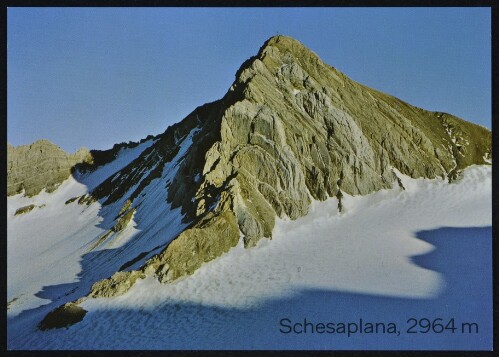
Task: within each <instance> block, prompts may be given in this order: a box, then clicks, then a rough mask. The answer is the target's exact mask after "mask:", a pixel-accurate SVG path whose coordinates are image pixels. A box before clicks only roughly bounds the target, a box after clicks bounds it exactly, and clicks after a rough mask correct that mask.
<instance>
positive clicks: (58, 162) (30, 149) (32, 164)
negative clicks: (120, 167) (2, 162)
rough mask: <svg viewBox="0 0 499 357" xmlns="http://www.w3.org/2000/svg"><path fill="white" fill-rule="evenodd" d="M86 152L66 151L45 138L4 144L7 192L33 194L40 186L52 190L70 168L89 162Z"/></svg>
mask: <svg viewBox="0 0 499 357" xmlns="http://www.w3.org/2000/svg"><path fill="white" fill-rule="evenodd" d="M91 162H92V156H91V154H90V151H88V150H87V149H85V148H81V149H80V150H78V151H77V152H75V153H74V154H68V153H66V152H65V151H64V150H62V149H61V148H60V147H58V146H57V145H55V144H53V143H51V142H50V141H48V140H38V141H36V142H34V143H33V144H31V145H21V146H17V147H14V146H12V145H10V144H8V145H7V195H8V196H11V195H15V194H18V193H21V192H23V190H24V194H25V195H26V196H34V195H37V194H38V193H40V192H41V191H42V190H43V189H45V190H46V191H47V192H53V191H54V190H55V189H57V187H59V185H60V184H61V183H62V182H63V181H64V180H66V179H67V178H68V177H69V175H71V173H72V170H73V167H74V166H75V165H77V164H81V163H91Z"/></svg>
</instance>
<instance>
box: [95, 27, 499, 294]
mask: <svg viewBox="0 0 499 357" xmlns="http://www.w3.org/2000/svg"><path fill="white" fill-rule="evenodd" d="M194 130H195V134H194V136H193V140H192V145H190V147H189V148H188V150H187V151H186V153H185V155H183V157H182V160H181V161H180V162H179V168H178V170H177V171H176V173H175V175H174V177H173V178H170V179H168V181H166V182H165V186H166V187H167V196H166V197H165V200H167V201H168V202H170V203H171V206H172V207H173V208H176V207H180V208H181V211H182V213H183V214H184V221H185V222H186V223H188V227H187V229H185V230H184V231H183V232H182V233H180V235H178V237H177V238H176V239H174V240H173V241H172V242H171V243H169V244H168V245H166V247H165V248H164V249H163V251H161V252H160V253H159V254H157V255H155V256H153V257H151V258H150V259H148V260H147V261H145V262H144V264H143V265H142V267H141V268H140V269H138V270H136V271H126V272H125V271H124V272H119V273H117V274H115V275H113V276H112V277H110V278H108V279H104V280H101V281H99V282H96V283H95V284H94V286H93V287H92V289H91V292H90V293H89V297H100V296H114V295H117V294H118V295H119V294H123V293H125V292H126V291H127V290H128V289H129V288H130V287H131V286H132V285H133V283H134V282H135V281H136V280H137V279H139V278H143V277H145V276H147V275H154V276H156V277H157V279H158V280H159V281H160V282H171V281H173V280H175V279H178V278H180V277H183V276H186V275H189V274H192V273H193V272H194V271H195V270H196V269H197V268H199V267H200V266H201V265H202V264H203V263H204V262H208V261H210V260H212V259H215V258H217V257H218V256H220V255H221V254H223V253H224V252H227V251H228V250H229V249H230V248H231V247H234V246H235V245H236V244H237V243H238V241H239V240H240V239H242V240H243V242H244V246H245V247H252V246H254V245H255V244H257V242H258V241H259V240H260V239H262V238H271V237H272V230H273V228H274V224H275V219H276V217H289V218H290V219H296V218H298V217H301V216H304V215H306V214H307V212H308V207H309V205H310V203H311V201H312V200H320V201H323V200H325V199H327V198H328V197H336V198H338V200H339V206H338V209H339V210H341V209H342V205H341V198H342V197H343V195H344V194H349V195H365V194H368V193H371V192H373V191H377V190H380V189H384V188H391V187H393V186H394V185H399V186H401V188H403V187H402V184H401V180H400V178H399V177H398V176H397V174H398V173H399V172H400V173H402V174H404V175H408V176H410V177H413V178H418V177H425V178H437V177H441V178H445V179H447V180H448V181H449V182H452V181H453V180H455V179H456V178H457V177H458V175H459V172H460V171H461V170H462V169H464V168H465V167H467V166H469V165H473V164H487V163H489V162H490V160H491V158H492V150H491V149H492V143H491V132H490V131H489V130H487V129H486V128H483V127H481V126H478V125H475V124H472V123H469V122H466V121H464V120H462V119H459V118H457V117H455V116H453V115H450V114H447V113H440V112H430V111H426V110H423V109H420V108H417V107H414V106H411V105H409V104H407V103H405V102H403V101H402V100H399V99H397V98H395V97H392V96H390V95H387V94H384V93H382V92H379V91H377V90H374V89H371V88H368V87H366V86H364V85H362V84H359V83H357V82H355V81H353V80H351V79H350V78H348V77H347V76H346V75H344V74H343V73H341V72H340V71H338V70H337V69H335V68H333V67H331V66H329V65H327V64H326V63H324V62H323V61H322V60H321V59H320V58H319V57H318V56H317V55H316V54H315V53H313V52H312V51H310V50H309V49H307V48H306V47H305V46H303V45H302V44H301V43H300V42H298V41H296V40H294V39H292V38H289V37H285V36H275V37H272V38H270V39H269V40H268V41H266V42H265V44H264V45H263V46H262V47H261V48H260V50H259V52H258V54H257V55H256V56H254V57H252V58H250V59H248V60H247V61H246V62H245V63H243V65H242V66H241V68H240V69H239V70H238V71H237V73H236V79H235V81H234V83H233V84H232V86H231V87H230V89H229V91H228V92H227V94H226V95H225V96H224V97H223V98H222V99H220V100H218V101H215V102H212V103H208V104H205V105H203V106H200V107H198V108H196V109H195V110H194V111H193V112H192V113H191V114H189V115H188V116H187V117H186V118H185V119H184V120H183V121H181V122H180V123H178V124H175V125H173V126H172V127H169V128H168V129H167V130H166V131H165V132H164V133H163V134H161V135H158V136H157V137H156V139H157V140H156V141H155V143H154V144H153V145H152V146H150V147H149V148H148V149H146V150H145V151H144V152H143V153H142V154H141V155H140V157H139V158H137V159H136V160H134V161H133V162H132V163H130V165H128V166H127V167H125V168H123V169H122V170H121V171H120V173H119V175H118V176H119V179H115V178H114V176H112V177H110V178H108V179H107V180H105V181H104V182H103V183H102V184H101V185H99V186H98V187H96V188H95V190H94V191H93V192H92V193H91V194H90V196H91V197H93V200H99V202H102V203H103V204H104V205H108V204H111V203H113V202H116V201H118V200H126V201H125V202H126V203H125V205H124V206H123V207H122V208H121V209H120V211H121V212H116V213H117V217H122V220H123V219H124V220H125V221H126V219H128V218H126V217H128V216H127V215H126V214H125V215H124V216H122V214H123V213H124V212H133V211H132V210H134V209H135V210H137V212H139V211H140V209H141V208H140V205H139V204H138V200H137V197H139V195H140V194H141V193H142V191H143V189H144V188H145V187H146V186H147V185H148V184H149V182H151V181H152V180H153V179H155V178H161V172H162V168H163V167H164V165H165V164H166V163H168V162H170V161H171V160H172V159H173V158H174V157H175V155H176V154H177V153H178V152H179V149H180V143H181V142H182V138H185V137H186V136H187V135H188V134H189V133H192V132H194ZM87 198H88V197H87ZM89 202H90V203H91V202H92V199H89ZM131 214H132V213H130V215H131ZM117 219H118V218H117ZM126 222H128V221H126ZM125 224H126V223H125ZM118 226H119V227H121V226H120V225H119V222H118ZM118 226H117V227H118ZM125 266H128V265H127V264H125Z"/></svg>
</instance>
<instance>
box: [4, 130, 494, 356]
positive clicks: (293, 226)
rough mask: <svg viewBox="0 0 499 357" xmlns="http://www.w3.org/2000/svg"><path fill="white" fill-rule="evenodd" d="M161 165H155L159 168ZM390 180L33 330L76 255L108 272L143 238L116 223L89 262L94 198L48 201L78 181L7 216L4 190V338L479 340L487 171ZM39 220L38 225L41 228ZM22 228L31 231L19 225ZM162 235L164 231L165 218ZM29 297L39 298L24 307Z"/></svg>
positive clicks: (265, 343) (47, 341)
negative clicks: (332, 327)
mask: <svg viewBox="0 0 499 357" xmlns="http://www.w3.org/2000/svg"><path fill="white" fill-rule="evenodd" d="M187 141H188V139H187V140H186V142H187ZM178 155H181V153H179V154H178ZM172 165H173V166H174V165H175V160H173V161H172ZM172 169H173V168H172V167H165V169H164V171H163V176H162V177H163V178H164V177H166V176H167V175H170V174H171V170H172ZM401 177H402V184H403V186H404V187H405V190H401V189H400V188H398V187H394V188H393V189H390V190H382V191H379V192H377V193H373V194H370V195H368V196H356V197H352V196H348V195H345V196H344V197H343V200H342V201H343V202H342V203H343V207H344V211H343V212H342V213H338V211H337V204H338V202H337V200H336V199H335V198H331V199H328V200H326V201H325V202H314V203H313V204H312V206H311V210H310V212H309V214H308V215H307V216H305V217H303V218H300V219H297V220H295V221H289V220H282V219H281V220H278V221H277V224H276V228H275V231H274V235H273V239H272V241H268V240H262V241H260V242H259V244H258V245H257V246H256V247H255V248H252V249H244V248H243V247H242V244H240V245H238V246H237V247H236V248H233V249H232V250H231V251H230V252H229V253H227V254H225V255H223V256H222V257H221V258H219V259H217V260H214V261H212V262H209V263H207V264H205V265H203V266H202V267H201V268H200V269H199V270H197V271H196V272H195V273H194V274H193V275H192V276H188V277H186V278H183V279H179V280H177V281H175V282H173V283H171V284H160V283H159V282H158V281H157V280H156V279H154V278H153V277H148V278H146V279H144V280H139V281H138V282H137V283H136V284H135V285H134V286H133V287H132V289H131V290H130V291H128V293H126V294H125V295H122V296H119V297H115V298H100V299H88V300H86V301H85V302H84V303H82V305H81V306H82V307H83V308H84V309H85V310H87V311H88V313H87V315H86V317H85V318H84V320H83V321H82V322H80V323H77V324H75V325H73V326H71V327H69V328H68V329H59V330H49V331H44V332H42V331H38V330H37V329H36V325H37V323H39V321H40V320H41V319H42V318H43V316H44V315H45V314H46V313H47V312H48V311H50V309H53V308H54V307H55V306H58V305H60V302H59V303H50V300H53V299H56V298H60V296H61V295H62V296H64V295H63V293H64V294H69V297H68V296H66V298H67V299H66V298H65V300H66V301H69V298H70V297H73V298H74V297H75V296H76V294H75V295H72V294H73V293H72V292H71V291H72V290H73V289H81V288H82V287H83V286H84V285H85V282H86V280H85V277H84V276H83V275H82V274H81V272H79V269H82V268H83V270H85V269H88V270H89V271H92V272H93V271H94V270H92V268H91V267H85V266H83V267H79V266H78V265H77V264H75V262H77V260H75V257H78V256H82V260H83V261H87V262H89V263H91V264H97V265H99V266H98V269H97V268H96V269H95V274H103V273H102V271H103V270H104V271H111V270H113V269H115V268H116V267H109V269H106V261H108V259H109V256H110V254H130V256H132V255H133V254H131V253H128V252H129V251H133V252H134V254H135V253H137V252H139V251H142V250H143V249H145V247H147V249H150V248H151V247H152V246H154V244H155V243H154V242H147V243H145V242H143V243H140V244H139V245H140V248H135V247H133V246H130V245H128V246H127V243H126V242H125V241H126V240H127V238H126V237H131V236H136V237H139V236H140V234H141V232H140V231H139V230H138V229H136V228H133V227H129V228H127V229H129V230H128V231H126V232H125V231H123V232H122V233H121V234H122V235H123V236H122V239H123V240H124V242H123V243H122V245H120V244H117V243H114V246H113V244H108V245H103V246H101V247H100V248H99V252H100V253H97V255H96V256H95V258H93V259H90V260H89V258H88V255H87V256H86V255H85V254H84V252H85V249H87V247H88V246H89V245H90V244H91V242H92V241H93V240H94V239H95V237H97V236H98V234H99V233H100V232H101V231H102V229H101V228H99V224H100V223H101V221H102V220H105V219H106V218H105V217H104V218H103V217H102V214H100V215H97V211H95V210H97V206H96V207H95V208H94V205H91V206H89V207H88V209H87V207H86V206H83V207H82V206H77V207H74V208H70V207H68V208H67V210H66V212H65V213H64V216H61V217H59V216H57V217H55V216H53V212H55V211H54V210H52V208H51V207H52V205H54V207H55V206H56V205H59V206H61V205H64V200H66V199H68V198H69V197H70V196H72V195H74V194H75V193H83V192H85V185H84V184H81V183H78V182H76V181H74V180H71V181H68V182H66V183H65V184H64V185H63V186H62V187H61V188H59V189H58V190H57V191H56V192H54V193H52V194H50V195H40V196H39V197H37V198H35V199H36V201H35V203H36V204H37V205H40V204H46V205H47V206H46V207H43V208H35V210H34V211H32V212H30V213H29V214H27V215H25V216H13V215H12V213H13V211H14V210H15V209H16V208H17V207H18V206H19V205H22V204H25V203H28V201H24V200H25V199H24V198H21V197H19V196H16V197H13V198H9V210H8V212H9V218H8V223H9V225H8V229H9V236H8V239H9V240H8V257H9V262H8V264H9V265H8V266H9V270H8V298H9V300H12V299H14V298H18V299H17V300H15V301H14V302H12V303H11V305H10V307H9V309H8V348H10V349H31V348H35V349H68V348H69V349H87V348H88V349H94V348H97V349H109V348H111V349H113V348H119V349H129V348H131V349H158V348H159V349H170V348H173V349H176V348H180V349H192V348H195V349H196V348H216V349H225V348H232V349H246V348H260V349H261V348H263V349H287V348H295V349H297V348H308V349H309V348H314V349H379V348H381V349H390V348H394V349H398V348H403V349H405V348H409V349H425V348H426V349H428V348H429V349H446V348H452V349H490V348H491V346H492V345H491V341H492V321H491V311H492V310H491V303H492V302H491V298H492V296H491V288H492V283H491V252H490V247H491V228H490V226H491V220H492V210H491V167H490V166H472V167H470V168H468V169H466V170H464V172H463V173H462V178H460V179H458V180H457V182H455V183H453V184H448V183H447V182H446V181H444V180H440V179H436V180H427V179H417V180H414V179H411V178H409V177H406V176H402V175H401ZM89 179H90V178H89ZM157 181H158V182H162V180H157ZM87 182H88V181H87ZM148 189H150V190H151V192H148V194H147V195H145V198H144V205H148V207H151V211H149V212H150V213H151V214H152V213H153V212H157V210H160V209H162V210H168V207H167V205H166V204H164V206H160V207H159V208H158V207H157V206H156V205H158V204H159V203H158V202H156V201H155V199H156V198H155V197H156V196H158V193H159V192H161V189H162V187H161V185H159V186H158V187H155V186H154V185H153V184H151V185H150V188H148ZM148 199H150V200H152V201H151V202H147V201H146V200H148ZM29 202H31V201H29ZM152 207H155V208H154V209H153V208H152ZM161 207H162V208H161ZM163 213H165V212H163ZM168 214H170V216H169V217H171V219H172V221H171V223H170V225H172V226H173V227H178V228H177V229H178V230H180V229H181V228H182V225H181V223H180V220H179V218H180V215H179V214H178V212H176V211H175V210H172V211H170V213H168ZM75 217H77V219H76V220H75V219H74V218H75ZM141 219H144V217H142V218H141ZM150 219H151V222H153V221H154V219H155V218H154V216H151V217H150ZM54 220H58V221H57V224H56V225H54V224H53V222H54ZM42 222H51V224H50V225H49V224H48V223H47V224H46V225H45V227H46V229H44V228H43V225H41V224H42ZM69 222H72V223H71V224H69ZM89 222H92V224H90V225H88V223H89ZM164 222H165V220H163V223H164ZM35 224H36V227H37V229H33V228H31V227H33V226H35ZM40 227H42V228H40ZM49 227H50V230H49ZM54 227H59V228H58V229H61V230H62V232H58V231H57V230H54V229H55V228H54ZM446 227H455V228H446ZM157 229H158V230H159V228H157ZM153 230H155V229H154V228H153ZM178 230H177V231H178ZM167 231H168V232H170V233H169V234H171V231H172V228H171V227H169V228H167V229H166V230H165V232H164V234H166V232H167ZM173 231H175V229H173ZM63 232H65V233H68V232H70V234H69V235H68V234H65V235H66V236H68V237H69V238H67V239H65V240H63V239H62V237H63V234H62V233H63ZM148 237H150V238H151V239H152V238H153V237H155V234H153V233H151V234H149V235H148ZM134 241H135V239H134ZM153 241H154V239H153ZM139 242H140V239H139ZM120 247H121V248H123V247H126V248H127V249H123V250H120ZM100 254H102V256H100ZM111 265H112V264H111ZM62 267H64V268H62ZM103 268H104V269H103ZM32 275H34V276H32ZM95 277H96V276H94V277H93V278H95ZM87 288H88V286H87ZM66 290H68V291H66ZM37 291H38V292H37ZM35 293H36V295H37V296H39V297H40V296H41V297H44V298H45V299H47V300H39V298H35V297H33V294H35ZM41 304H48V305H45V306H41V307H36V306H38V305H41ZM23 310H24V312H22V313H21V311H23ZM411 317H414V318H424V317H427V318H437V317H442V318H446V319H449V318H452V317H454V318H456V319H460V320H462V321H470V320H473V321H476V322H477V323H478V324H479V326H480V333H478V334H474V335H472V336H471V335H470V336H466V337H463V336H462V335H460V334H440V335H436V334H433V335H411V334H406V333H405V328H406V327H407V326H406V320H407V319H409V318H411ZM283 318H287V319H289V320H290V321H301V322H303V320H304V319H307V320H308V321H312V322H314V323H318V322H330V321H333V322H334V321H343V322H348V321H353V322H355V321H356V322H357V323H358V321H359V318H363V319H365V320H369V319H370V320H371V321H385V322H388V321H394V322H396V323H397V326H398V328H399V329H400V330H401V331H402V333H401V334H400V335H396V336H392V335H389V334H381V335H379V334H378V335H376V334H370V335H365V334H364V335H362V334H353V335H352V336H350V337H347V336H346V335H337V334H336V335H330V334H317V333H315V334H312V333H308V334H299V335H296V334H295V335H289V334H283V333H281V332H280V331H279V328H280V327H281V328H282V326H281V325H280V324H279V321H280V320H281V319H283Z"/></svg>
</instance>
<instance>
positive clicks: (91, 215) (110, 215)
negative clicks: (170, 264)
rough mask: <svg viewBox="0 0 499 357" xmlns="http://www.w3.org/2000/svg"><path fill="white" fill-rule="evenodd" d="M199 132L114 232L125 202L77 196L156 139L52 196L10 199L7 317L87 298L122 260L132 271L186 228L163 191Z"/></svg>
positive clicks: (115, 172) (72, 180)
mask: <svg viewBox="0 0 499 357" xmlns="http://www.w3.org/2000/svg"><path fill="white" fill-rule="evenodd" d="M194 133H195V131H194V130H193V132H192V133H191V135H190V136H188V137H186V138H184V141H183V143H182V145H181V147H180V150H179V152H178V153H177V156H176V157H175V158H174V159H173V160H171V161H170V162H169V163H167V164H166V165H165V166H164V167H163V171H162V174H161V176H160V177H159V178H158V179H155V180H152V181H151V182H150V183H149V184H148V186H147V187H146V188H145V189H144V191H143V192H142V195H141V196H140V197H138V198H137V200H138V201H140V202H139V203H138V204H137V205H138V206H140V208H139V209H137V210H136V211H135V212H134V213H133V216H132V219H131V221H130V222H128V224H127V225H126V227H125V228H124V229H123V230H120V231H116V232H115V231H113V230H112V229H110V228H112V227H111V226H112V225H113V224H114V220H115V216H116V215H117V213H118V212H119V210H120V207H122V206H123V204H124V201H125V199H126V197H124V198H123V199H121V200H118V201H117V202H114V203H112V204H110V205H106V206H103V205H102V204H101V203H100V202H99V201H98V202H94V203H93V204H90V205H87V204H77V203H76V202H75V200H74V199H75V198H78V197H81V196H83V197H85V196H84V195H85V194H87V193H88V192H90V191H91V190H93V189H94V188H95V187H97V186H98V185H99V184H101V183H102V182H103V181H104V180H106V179H107V178H108V177H111V176H113V175H115V177H117V176H118V175H119V172H120V170H122V169H123V168H125V167H126V166H127V165H129V164H131V163H132V162H133V161H134V160H136V159H137V158H138V157H139V155H140V154H141V153H143V152H144V151H145V150H146V149H147V148H149V147H150V146H151V145H152V144H153V143H154V140H149V141H146V142H144V143H142V144H140V145H139V146H137V147H135V148H132V149H122V150H121V151H120V152H119V154H118V155H117V157H116V159H115V160H113V161H111V162H110V163H108V164H106V165H103V166H101V167H99V168H98V169H96V170H95V171H93V172H90V173H85V174H80V173H77V174H75V176H74V177H73V176H70V178H69V179H68V180H66V181H65V182H64V183H63V184H62V185H61V186H60V187H59V188H58V189H57V190H56V191H54V192H52V193H46V192H42V193H41V194H39V195H37V196H34V197H31V198H29V197H24V196H23V195H22V194H19V195H16V196H11V197H8V199H7V207H8V208H7V217H8V219H7V221H8V224H7V234H8V235H7V236H8V242H7V256H8V263H7V290H8V294H7V299H8V302H9V305H8V315H9V316H14V315H17V314H19V313H21V312H22V311H24V310H26V309H31V308H36V307H37V306H40V305H44V304H48V303H50V302H51V301H52V302H59V303H64V302H66V301H69V300H71V298H74V297H80V296H83V295H85V294H86V293H87V292H88V290H89V288H90V286H91V285H92V284H93V283H94V282H95V281H97V280H99V279H103V278H106V277H108V276H110V275H112V274H113V273H114V272H116V271H118V270H120V269H123V267H122V265H123V263H124V262H129V266H131V267H133V265H134V264H135V263H138V262H141V261H143V259H146V258H147V257H150V256H151V255H153V254H154V253H157V251H158V249H160V248H161V247H164V245H165V244H168V243H169V241H171V239H173V238H174V237H175V236H176V235H177V234H178V233H179V232H180V231H181V230H183V229H184V228H185V226H186V225H185V223H182V222H181V218H182V216H181V214H180V212H179V211H180V210H179V209H174V210H173V209H171V207H170V204H168V203H167V202H166V196H167V192H166V187H165V186H166V182H167V181H168V180H169V179H171V177H172V175H174V174H175V172H176V170H177V168H178V163H179V159H180V158H181V157H182V155H184V154H185V150H186V149H187V148H188V147H189V146H190V144H191V138H192V135H193V134H194ZM143 177H147V174H145V175H143ZM137 185H138V184H137ZM137 185H135V186H137ZM134 188H135V187H132V190H133V189H134ZM72 200H73V202H69V201H72ZM68 202H69V203H68ZM31 204H34V205H35V208H34V209H33V210H32V211H31V212H29V213H26V214H22V215H16V214H15V212H16V210H17V209H19V208H20V207H24V206H27V205H31ZM136 222H140V225H137V223H136ZM107 233H109V234H107Z"/></svg>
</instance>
